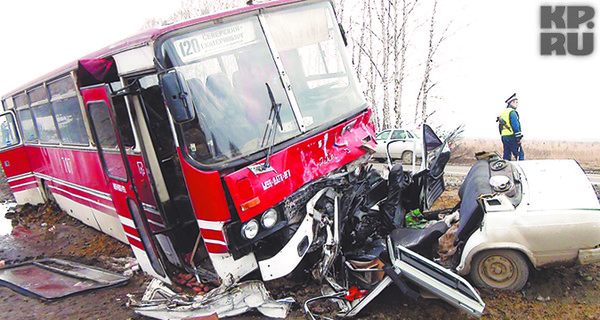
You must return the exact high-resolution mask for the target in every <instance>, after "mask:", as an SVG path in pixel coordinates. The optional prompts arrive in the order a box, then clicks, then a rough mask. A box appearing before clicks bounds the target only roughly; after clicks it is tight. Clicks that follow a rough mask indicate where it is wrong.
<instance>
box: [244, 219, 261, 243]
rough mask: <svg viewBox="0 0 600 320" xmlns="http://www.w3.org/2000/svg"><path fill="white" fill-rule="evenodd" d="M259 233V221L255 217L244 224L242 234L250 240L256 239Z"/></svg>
mask: <svg viewBox="0 0 600 320" xmlns="http://www.w3.org/2000/svg"><path fill="white" fill-rule="evenodd" d="M257 234H258V222H257V221H256V220H254V219H252V220H250V221H248V222H246V223H245V224H244V225H243V226H242V236H243V237H244V238H246V239H248V240H250V239H254V237H256V235H257Z"/></svg>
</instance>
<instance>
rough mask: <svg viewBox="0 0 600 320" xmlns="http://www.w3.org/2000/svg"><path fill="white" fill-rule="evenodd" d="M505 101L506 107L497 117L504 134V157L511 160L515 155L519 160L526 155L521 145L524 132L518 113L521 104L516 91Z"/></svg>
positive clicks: (501, 131)
mask: <svg viewBox="0 0 600 320" xmlns="http://www.w3.org/2000/svg"><path fill="white" fill-rule="evenodd" d="M505 103H506V104H507V106H506V109H504V111H502V113H501V114H500V116H499V117H498V118H497V119H496V121H497V122H498V130H499V131H500V135H501V136H502V146H503V147H504V155H503V159H505V160H510V159H511V157H512V155H514V156H515V158H516V159H517V160H523V158H524V157H525V155H524V154H523V147H522V146H521V139H522V138H523V133H521V123H520V122H519V114H518V113H517V106H518V105H519V100H518V99H517V94H516V93H514V94H513V95H512V96H510V98H508V99H506V101H505Z"/></svg>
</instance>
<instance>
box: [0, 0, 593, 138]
mask: <svg viewBox="0 0 600 320" xmlns="http://www.w3.org/2000/svg"><path fill="white" fill-rule="evenodd" d="M440 2H441V4H440V14H441V15H447V16H451V17H452V19H453V20H454V24H455V25H457V26H464V27H462V28H460V30H458V31H457V33H456V35H455V36H453V37H452V38H450V39H449V40H447V41H446V42H445V44H444V46H443V47H442V48H441V49H440V50H441V51H440V53H439V54H440V56H439V59H440V60H443V61H444V63H443V64H442V65H441V66H440V67H439V68H438V69H437V70H436V71H435V72H436V73H435V74H434V80H435V81H436V82H437V83H438V84H437V86H436V90H437V91H436V95H439V96H442V97H443V98H444V100H443V103H441V104H440V105H443V108H439V110H438V112H437V114H436V116H435V117H434V121H436V122H444V123H448V127H453V126H454V124H456V125H458V124H464V125H465V126H466V132H465V134H466V135H467V136H473V137H484V138H494V137H497V135H498V134H497V127H496V123H495V121H494V120H495V118H496V117H497V116H498V115H499V114H500V112H501V111H502V110H503V108H504V106H505V105H504V100H505V99H506V98H508V97H509V96H510V95H511V94H512V93H513V92H516V93H517V95H518V97H519V109H518V111H519V114H520V116H521V122H522V125H523V132H524V135H525V139H537V140H540V139H547V140H563V139H568V140H595V141H600V130H599V129H597V128H598V119H600V94H599V93H598V92H599V91H600V90H599V88H600V81H599V77H600V76H599V74H600V52H599V51H600V46H599V43H600V26H598V21H600V18H599V17H598V16H599V15H600V14H599V10H600V4H598V2H597V1H591V0H588V1H585V0H584V1H583V2H582V1H577V2H575V1H571V0H562V1H556V0H528V1H521V0H505V1H496V0H457V1H440ZM570 3H573V4H577V5H588V6H592V7H594V9H595V10H596V16H595V17H594V19H593V21H594V22H595V26H594V27H593V28H592V29H591V30H590V29H587V28H584V31H585V32H594V42H595V43H594V45H595V48H594V52H593V53H592V54H591V55H589V56H585V57H572V56H570V57H557V56H551V57H543V56H541V55H540V53H539V51H540V49H539V42H540V40H539V39H540V31H541V30H540V26H539V19H540V17H539V15H540V14H539V12H540V6H541V5H568V4H570ZM178 6H179V1H173V0H171V1H164V0H162V1H158V0H104V1H102V2H95V3H93V4H92V3H91V2H87V1H73V0H53V1H43V0H20V1H14V0H10V1H2V2H1V3H0V39H1V40H2V42H1V43H2V50H0V61H2V63H3V64H2V76H1V77H0V94H1V95H4V94H5V93H6V92H7V91H9V90H11V89H13V88H15V87H17V86H20V85H21V84H23V83H25V82H27V81H29V80H32V79H33V78H36V77H38V76H40V75H42V74H44V73H47V72H49V71H51V70H53V69H55V68H58V67H60V66H62V65H64V64H66V63H68V62H70V61H73V60H75V59H77V58H78V57H80V56H83V55H85V54H87V53H90V52H93V51H95V50H97V49H100V48H102V47H105V46H107V45H109V44H111V43H113V42H116V41H118V40H120V39H122V38H125V37H127V36H129V35H131V34H133V33H135V32H137V31H139V29H140V27H141V26H142V24H143V22H144V20H145V18H150V17H155V18H161V17H166V16H168V15H169V14H170V13H172V12H173V11H174V10H175V9H176V8H177V7H178Z"/></svg>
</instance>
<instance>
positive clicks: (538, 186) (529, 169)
mask: <svg viewBox="0 0 600 320" xmlns="http://www.w3.org/2000/svg"><path fill="white" fill-rule="evenodd" d="M513 164H514V165H516V166H517V167H518V168H519V169H520V170H519V171H520V172H521V173H522V175H521V180H522V181H523V184H524V186H525V188H524V190H523V196H524V197H523V200H524V201H527V205H528V206H529V210H565V209H600V202H599V201H598V197H597V196H596V192H595V190H594V187H593V186H592V184H591V183H590V180H589V179H588V177H587V176H586V175H585V172H584V171H583V169H581V167H580V166H579V164H578V163H577V162H576V161H575V160H531V161H518V162H513Z"/></svg>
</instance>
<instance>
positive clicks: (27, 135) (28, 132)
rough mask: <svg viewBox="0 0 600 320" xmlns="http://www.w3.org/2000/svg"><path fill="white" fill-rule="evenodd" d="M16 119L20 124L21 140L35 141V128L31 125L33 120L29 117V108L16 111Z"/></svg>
mask: <svg viewBox="0 0 600 320" xmlns="http://www.w3.org/2000/svg"><path fill="white" fill-rule="evenodd" d="M17 117H18V119H19V122H20V123H21V130H22V131H23V140H24V141H26V142H34V141H35V140H37V134H36V132H35V126H34V125H33V118H32V117H31V110H29V108H27V109H21V110H18V111H17Z"/></svg>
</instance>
